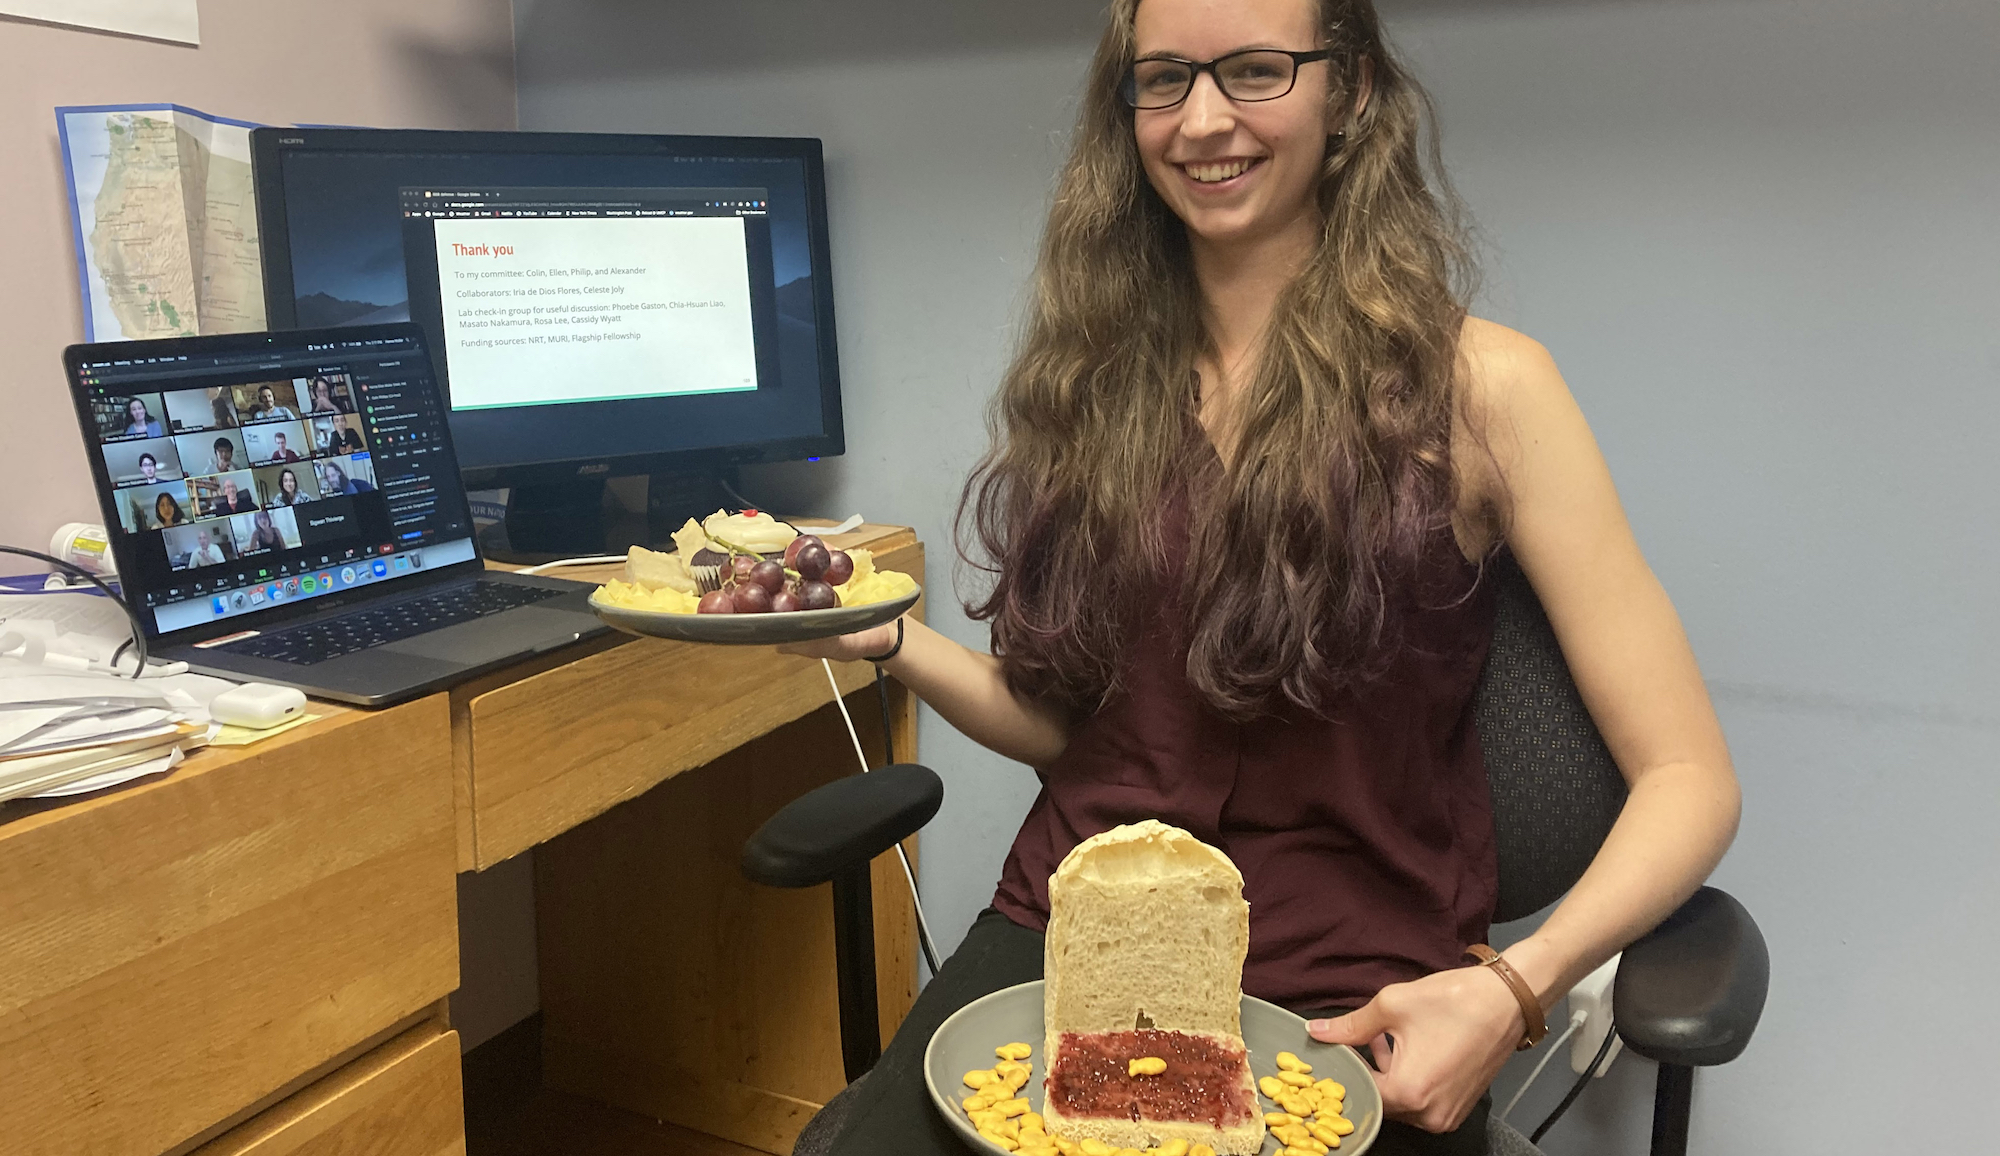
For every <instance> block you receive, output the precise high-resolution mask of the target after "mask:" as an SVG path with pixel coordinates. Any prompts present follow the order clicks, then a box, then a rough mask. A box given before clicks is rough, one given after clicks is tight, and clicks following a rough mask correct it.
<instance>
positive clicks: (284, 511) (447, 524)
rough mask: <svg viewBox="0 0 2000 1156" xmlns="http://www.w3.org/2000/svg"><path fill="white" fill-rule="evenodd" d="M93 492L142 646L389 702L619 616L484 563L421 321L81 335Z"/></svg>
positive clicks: (77, 372)
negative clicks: (604, 616) (161, 336)
mask: <svg viewBox="0 0 2000 1156" xmlns="http://www.w3.org/2000/svg"><path fill="white" fill-rule="evenodd" d="M64 364H65V366H66V367H67V369H68V372H69V383H70V392H71V395H72V396H73V397H74V398H75V401H76V412H77V418H78V420H79V421H80V422H81V423H82V427H83V434H84V444H85V445H86V446H88V447H89V452H90V467H91V472H92V475H93V476H94V478H95V480H96V485H97V499H98V504H99V506H100V507H102V509H103V512H104V524H105V529H106V531H107V533H108V534H109V536H110V539H111V549H112V553H113V556H114V557H115V558H116V559H117V563H118V576H119V579H120V581H121V583H122V585H123V589H124V594H125V597H126V599H127V600H128V601H129V602H130V603H131V604H132V607H133V609H134V610H135V611H137V612H138V616H139V619H140V621H141V622H142V623H143V624H144V626H145V629H146V636H147V647H148V649H149V650H150V651H151V652H152V653H153V654H154V655H155V656H158V657H160V658H164V659H177V660H181V661H185V662H187V663H188V665H189V666H190V667H192V668H193V669H195V670H198V671H201V672H203V673H208V674H217V675H221V676H223V677H225V678H233V679H238V680H245V679H251V680H256V681H260V682H271V683H278V684H280V685H284V686H295V687H297V688H299V689H300V690H303V691H305V692H306V693H308V694H313V695H318V696H320V697H322V698H329V699H334V700H336V701H339V702H349V703H355V704H358V705H362V706H385V705H388V704H390V703H393V702H398V701H401V700H403V699H407V698H411V697H413V696H416V695H419V694H423V693H425V692H428V691H432V690H436V689H438V688H440V687H443V686H448V685H450V684H452V683H454V682H458V681H461V680H463V679H466V678H469V677H471V676H473V675H475V674H478V673H480V672H482V671H486V670H490V669H492V668H494V667H497V666H501V665H504V664H505V663H508V662H511V661H514V660H516V659H520V658H523V657H525V656H528V655H531V654H539V653H542V652H544V651H548V650H553V649H555V648H557V647H561V646H567V645H569V644H571V643H574V642H576V641H578V640H580V639H583V638H586V637H589V636H592V635H596V634H600V633H602V632H604V631H605V630H606V629H607V627H605V626H604V624H603V623H602V622H600V621H599V620H598V619H597V618H596V616H595V615H593V614H591V613H590V610H589V607H588V605H587V604H586V602H585V599H586V598H587V597H588V594H589V590H590V587H588V586H586V585H584V584H582V583H577V582H568V581H564V580H561V579H556V578H543V577H537V576H524V575H515V574H506V573H501V572H496V571H488V570H487V569H486V567H485V564H484V563H483V562H482V561H481V559H480V556H479V547H478V543H477V540H476V537H475V535H474V528H473V522H472V511H471V509H470V508H469V507H468V505H467V503H466V497H465V490H464V487H463V484H462V483H461V481H460V479H459V472H458V459H457V457H456V456H455V455H454V454H453V452H452V444H451V430H450V427H449V425H448V423H447V422H446V405H445V402H444V398H443V396H442V394H441V392H440V390H439V389H438V385H437V381H436V379H435V378H434V377H433V375H432V373H431V360H430V356H429V353H428V352H427V351H426V349H425V344H424V336H423V332H422V331H421V330H420V329H419V328H418V327H417V326H415V325H412V324H396V325H374V326H360V327H355V328H346V329H322V330H293V331H288V332H282V333H241V334H226V335H217V336H208V337H187V338H175V339H171V340H166V341H130V342H114V343H105V344H97V345H72V346H70V347H69V349H68V350H67V351H66V352H65V354H64Z"/></svg>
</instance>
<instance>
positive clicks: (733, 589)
mask: <svg viewBox="0 0 2000 1156" xmlns="http://www.w3.org/2000/svg"><path fill="white" fill-rule="evenodd" d="M673 537H674V549H673V550H671V551H655V550H648V549H646V548H645V547H643V546H634V547H632V549H631V551H630V552H629V553H628V554H627V555H626V559H625V576H624V577H623V578H614V579H612V580H611V581H609V582H607V583H605V584H604V585H602V586H600V587H598V588H597V590H596V591H595V592H594V593H592V594H591V596H590V608H591V610H593V611H595V612H596V614H597V616H598V617H599V618H601V619H603V620H604V621H605V622H606V623H608V624H610V625H611V626H613V627H615V628H617V629H619V630H623V631H625V632H627V633H630V634H643V635H647V636H650V637H653V638H672V639H677V640H679V641H683V642H714V643H723V644H734V645H742V646H768V645H771V644H774V643H780V642H805V641H808V640H810V639H814V638H827V637H831V636H833V635H836V634H849V633H852V632H854V631H856V630H866V629H868V628H869V627H871V626H876V625H879V624H881V623H884V622H892V621H894V620H895V619H896V618H898V617H899V616H901V615H902V614H903V613H904V612H905V611H907V610H909V609H910V607H912V606H914V605H916V602H917V599H918V598H919V597H920V596H921V595H922V594H923V591H922V590H921V589H920V588H919V587H918V586H917V583H916V581H915V580H914V579H912V578H911V577H910V576H909V575H908V574H901V573H897V572H896V571H894V570H878V569H876V568H875V559H874V557H873V555H871V554H870V553H869V552H868V551H867V550H863V549H858V548H857V549H852V550H839V549H834V548H832V547H830V546H828V545H827V544H826V542H825V541H823V540H822V539H820V538H819V537H818V536H816V535H813V534H802V533H800V532H799V531H798V530H797V529H796V528H795V527H793V526H791V525H789V524H787V523H785V522H780V521H778V520H777V519H775V518H772V517H771V516H770V515H769V514H765V513H761V512H759V511H757V510H745V511H742V512H741V513H735V514H731V513H727V512H725V511H722V510H717V511H716V512H715V513H714V514H711V515H709V517H707V518H706V519H704V520H702V521H701V522H699V523H697V522H696V521H695V520H694V519H692V518H690V519H688V522H687V524H686V525H685V526H682V527H681V528H680V530H678V531H676V532H675V534H674V536H673Z"/></svg>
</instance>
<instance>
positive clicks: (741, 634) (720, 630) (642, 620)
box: [590, 586, 924, 646]
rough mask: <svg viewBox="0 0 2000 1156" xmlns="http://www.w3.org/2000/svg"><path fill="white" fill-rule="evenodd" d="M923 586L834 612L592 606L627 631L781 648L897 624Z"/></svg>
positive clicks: (595, 603)
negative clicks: (715, 611)
mask: <svg viewBox="0 0 2000 1156" xmlns="http://www.w3.org/2000/svg"><path fill="white" fill-rule="evenodd" d="M923 593H924V591H923V588H922V587H921V586H920V587H918V588H917V589H915V590H912V591H910V592H909V593H908V594H905V595H903V596H902V597H901V598H892V599H890V600H889V601H887V602H871V603H869V604H868V605H866V606H836V607H834V608H833V609H831V610H795V611H793V612H791V613H789V614H666V613H662V612H660V611H657V610H629V609H627V608H625V607H623V606H613V605H611V604H610V603H608V602H602V601H599V600H598V597H597V595H596V594H594V593H593V594H592V595H591V596H590V609H591V610H592V612H594V613H595V614H596V615H597V616H598V617H599V618H602V619H603V620H604V621H605V622H607V623H609V624H610V625H612V626H614V627H616V628H618V629H619V630H623V631H624V632H625V633H627V634H643V635H646V636H647V637H649V638H672V639H675V640H677V641H680V642H713V643H720V644H722V645H724V646H775V645H777V644H778V643H781V642H810V641H811V640H813V639H815V638H832V637H833V636H834V635H836V634H852V633H854V632H855V631H857V630H866V629H868V628H869V627H871V626H879V625H881V624H882V623H884V622H894V621H895V620H896V619H897V618H899V617H901V616H902V614H903V612H904V611H906V610H908V609H909V608H910V607H912V606H915V605H916V604H917V599H918V598H920V597H922V596H923Z"/></svg>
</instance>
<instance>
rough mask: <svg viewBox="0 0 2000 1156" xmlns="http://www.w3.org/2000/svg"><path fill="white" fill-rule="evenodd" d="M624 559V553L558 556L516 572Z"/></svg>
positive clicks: (533, 571) (539, 571) (538, 570)
mask: <svg viewBox="0 0 2000 1156" xmlns="http://www.w3.org/2000/svg"><path fill="white" fill-rule="evenodd" d="M624 560H625V555H623V554H592V555H591V556H590V557H588V558H558V559H556V560H555V561H553V562H544V563H542V564H541V565H539V566H529V567H528V568H526V569H524V570H516V571H514V573H516V574H540V573H541V572H542V571H544V570H558V569H561V568H562V567H564V566H602V565H605V564H606V563H609V562H623V561H624Z"/></svg>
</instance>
